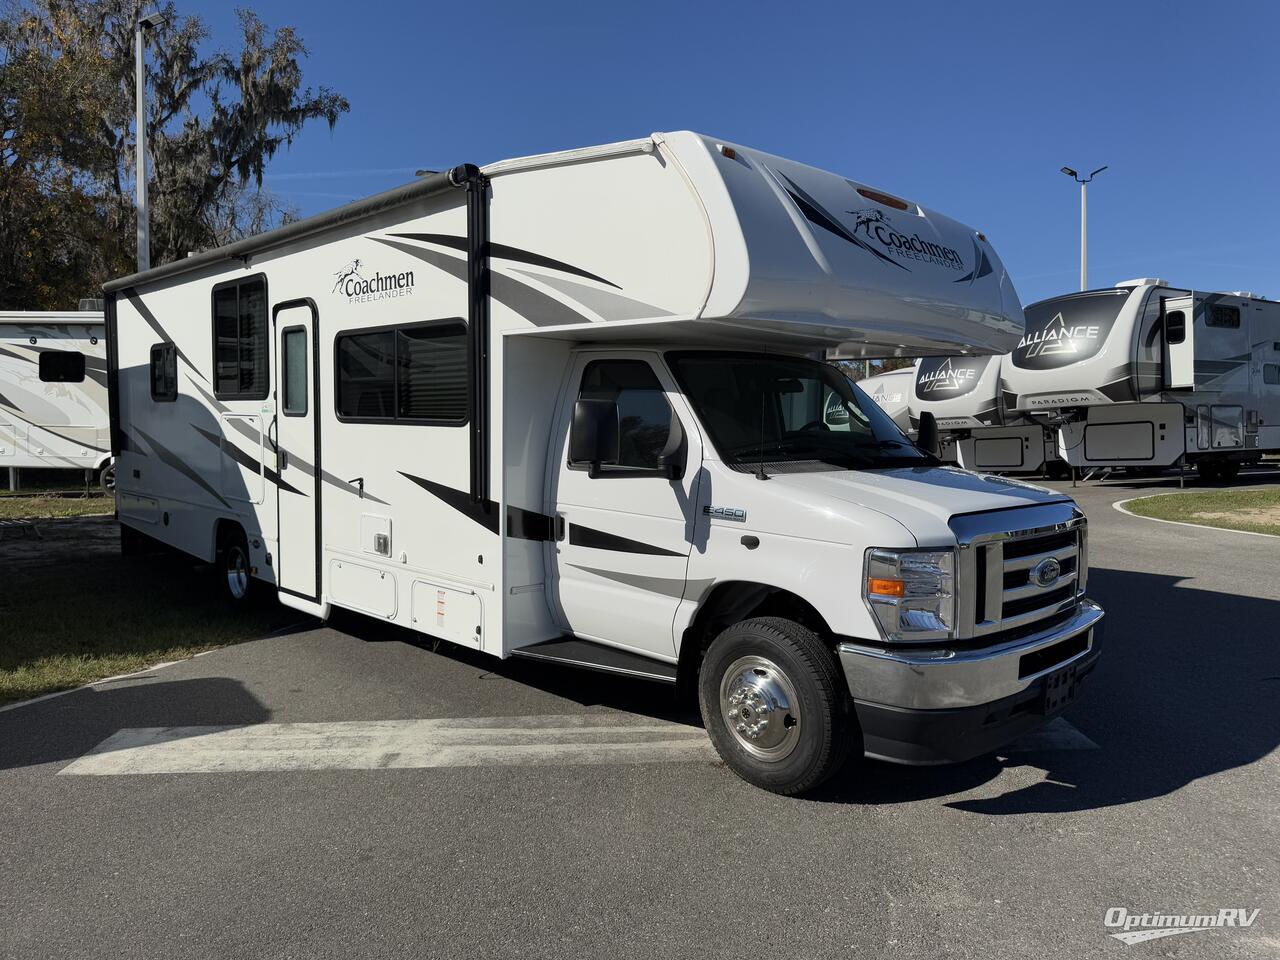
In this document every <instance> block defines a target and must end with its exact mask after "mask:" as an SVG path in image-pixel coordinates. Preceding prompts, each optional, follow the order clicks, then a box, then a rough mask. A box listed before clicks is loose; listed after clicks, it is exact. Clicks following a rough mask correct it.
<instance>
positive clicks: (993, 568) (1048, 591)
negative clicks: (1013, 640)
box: [951, 504, 1088, 641]
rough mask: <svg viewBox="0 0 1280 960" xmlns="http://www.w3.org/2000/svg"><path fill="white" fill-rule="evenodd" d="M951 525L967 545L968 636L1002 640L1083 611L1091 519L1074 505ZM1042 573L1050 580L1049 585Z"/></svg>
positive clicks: (963, 587)
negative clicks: (1079, 608) (1001, 636)
mask: <svg viewBox="0 0 1280 960" xmlns="http://www.w3.org/2000/svg"><path fill="white" fill-rule="evenodd" d="M951 526H952V529H953V530H954V531H955V533H956V538H957V540H958V542H959V544H960V556H959V562H958V576H957V580H958V583H957V587H958V593H959V600H960V603H959V613H958V616H957V621H958V622H957V627H958V631H957V632H958V635H959V637H960V638H962V639H963V638H978V637H982V638H989V639H991V640H993V641H995V640H998V639H999V636H998V635H999V634H1003V633H1006V632H1007V633H1009V634H1010V635H1011V636H1013V635H1016V634H1018V633H1022V632H1025V628H1027V627H1028V626H1030V625H1034V624H1037V623H1039V622H1040V621H1048V620H1050V619H1052V618H1054V617H1059V616H1061V615H1063V614H1067V613H1070V612H1071V611H1072V610H1074V609H1075V608H1076V607H1077V606H1079V603H1080V598H1081V597H1082V596H1083V594H1084V583H1085V576H1086V575H1087V572H1088V568H1087V559H1086V552H1087V547H1086V542H1087V541H1086V535H1085V529H1086V527H1085V520H1084V516H1083V515H1082V514H1081V513H1080V512H1079V511H1078V510H1076V509H1075V507H1074V506H1073V505H1071V504H1045V505H1042V506H1037V507H1027V508H1025V509H1019V510H1009V511H1000V512H996V513H989V514H971V515H967V516H961V517H956V518H954V519H953V520H952V522H951ZM1002 526H1004V527H1008V528H1011V529H1000V528H1001V527H1002ZM1054 570H1056V571H1057V575H1056V576H1052V577H1050V576H1049V575H1050V574H1052V572H1053V571H1054ZM1036 571H1040V572H1042V573H1043V574H1044V575H1045V577H1044V581H1043V582H1041V581H1038V580H1037V579H1036V577H1035V576H1034V573H1035V572H1036Z"/></svg>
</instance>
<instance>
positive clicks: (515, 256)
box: [391, 233, 622, 290]
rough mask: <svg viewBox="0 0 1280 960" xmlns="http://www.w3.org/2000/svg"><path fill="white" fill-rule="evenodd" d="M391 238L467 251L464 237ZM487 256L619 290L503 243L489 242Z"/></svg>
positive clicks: (405, 235) (575, 269)
mask: <svg viewBox="0 0 1280 960" xmlns="http://www.w3.org/2000/svg"><path fill="white" fill-rule="evenodd" d="M391 236H393V237H401V238H403V239H405V240H422V241H423V242H425V243H434V244H437V245H439V246H442V247H450V248H451V249H454V250H462V251H464V252H465V251H466V250H467V249H468V246H469V244H468V241H467V238H466V237H453V236H450V235H448V234H445V233H393V234H391ZM489 256H491V257H497V258H498V259H499V260H514V261H516V262H517V263H527V264H529V265H530V266H534V267H548V268H549V269H551V270H559V271H560V272H561V273H570V274H573V275H574V276H575V277H585V278H586V279H587V280H595V281H596V282H597V283H603V284H605V286H609V287H613V288H614V289H615V290H621V289H622V288H621V287H620V286H618V285H617V284H616V283H614V282H613V281H611V280H606V279H605V278H604V277H601V276H597V275H596V274H594V273H590V272H589V271H586V270H583V269H582V268H581V267H575V266H574V265H573V264H571V263H565V262H564V261H563V260H553V259H552V258H551V257H544V256H543V255H542V254H540V253H534V252H533V251H531V250H521V249H520V248H519V247H509V246H507V245H506V244H505V243H494V242H492V241H490V242H489Z"/></svg>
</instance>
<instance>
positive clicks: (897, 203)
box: [858, 187, 911, 210]
mask: <svg viewBox="0 0 1280 960" xmlns="http://www.w3.org/2000/svg"><path fill="white" fill-rule="evenodd" d="M858 192H859V193H860V194H862V195H863V196H864V197H866V198H867V199H868V200H874V201H875V202H876V203H882V204H884V205H885V206H886V207H893V209H895V210H910V209H911V204H909V203H907V201H905V200H899V199H898V198H897V197H891V196H889V194H887V193H881V192H880V191H879V190H868V189H867V188H866V187H858Z"/></svg>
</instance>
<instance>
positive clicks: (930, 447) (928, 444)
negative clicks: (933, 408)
mask: <svg viewBox="0 0 1280 960" xmlns="http://www.w3.org/2000/svg"><path fill="white" fill-rule="evenodd" d="M916 446H917V447H919V448H920V449H921V450H923V451H924V452H925V453H928V454H932V455H933V456H935V457H936V456H938V455H939V453H940V450H939V449H938V421H937V419H936V418H935V417H934V415H933V414H932V413H930V412H929V411H928V410H925V411H923V412H922V413H921V414H920V429H919V431H918V432H917V434H916Z"/></svg>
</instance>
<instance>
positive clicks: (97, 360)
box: [0, 310, 111, 486]
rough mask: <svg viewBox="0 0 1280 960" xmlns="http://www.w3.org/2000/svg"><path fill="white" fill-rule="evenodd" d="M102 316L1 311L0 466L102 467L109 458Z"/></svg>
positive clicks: (15, 468)
mask: <svg viewBox="0 0 1280 960" xmlns="http://www.w3.org/2000/svg"><path fill="white" fill-rule="evenodd" d="M109 431H110V425H109V422H108V416H107V345H106V340H105V326H104V324H103V316H102V312H101V311H88V310H85V311H66V312H45V311H39V312H37V311H22V312H18V311H0V468H4V467H8V468H9V471H10V472H9V481H10V485H11V486H13V485H15V483H16V477H17V473H16V471H18V470H20V469H23V468H28V467H49V468H64V469H80V470H102V469H103V468H104V467H106V466H107V464H108V462H109V461H110V459H111V440H110V432H109Z"/></svg>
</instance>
